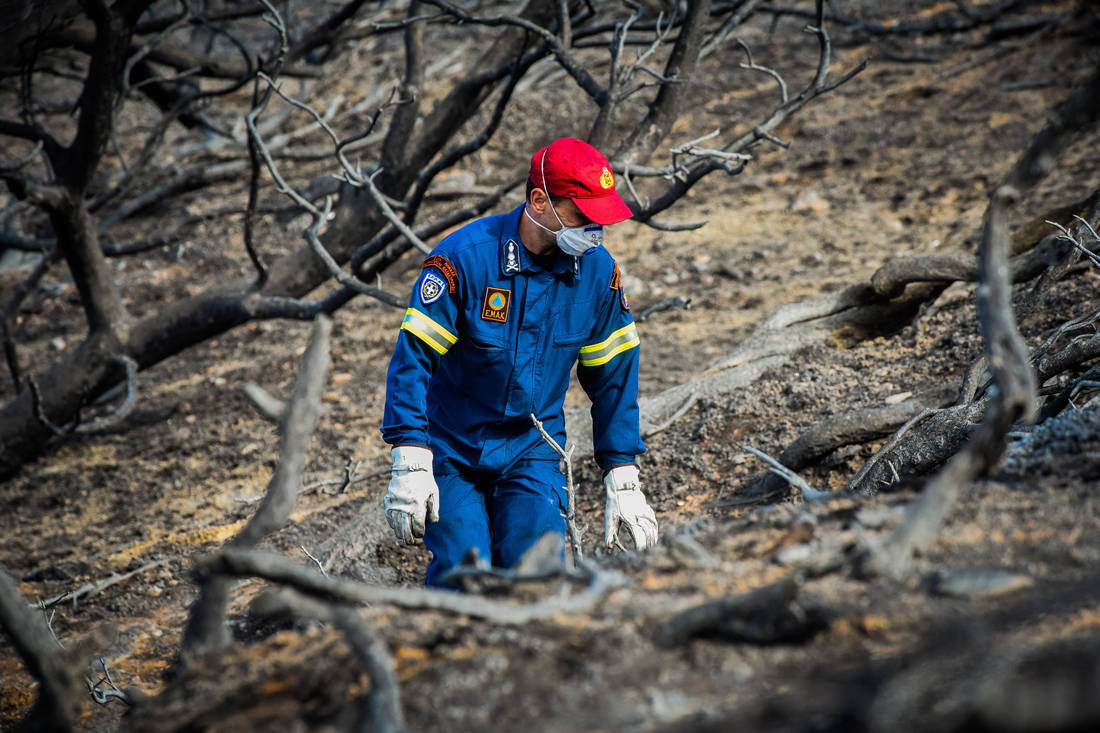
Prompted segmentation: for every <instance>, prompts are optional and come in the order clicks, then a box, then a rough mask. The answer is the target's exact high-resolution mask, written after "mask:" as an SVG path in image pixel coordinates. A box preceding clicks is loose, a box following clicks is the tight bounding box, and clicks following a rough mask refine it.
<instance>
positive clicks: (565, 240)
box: [523, 203, 603, 257]
mask: <svg viewBox="0 0 1100 733" xmlns="http://www.w3.org/2000/svg"><path fill="white" fill-rule="evenodd" d="M550 210H551V211H554V204H552V203H551V204H550ZM523 213H524V214H527V218H528V219H530V220H531V222H532V223H533V224H534V225H535V226H537V227H539V228H540V229H543V230H545V231H548V232H550V233H551V234H553V235H554V239H555V240H557V243H558V249H560V250H561V251H562V252H564V253H565V254H567V255H572V256H573V257H580V256H581V255H583V254H585V253H586V252H590V251H591V250H594V249H595V248H596V247H599V246H600V245H601V244H603V227H602V226H600V225H599V224H589V225H588V226H583V227H567V226H565V224H564V223H563V222H562V220H561V217H559V216H558V212H557V211H554V218H555V219H557V220H558V223H559V224H561V229H559V230H557V231H556V232H555V231H554V230H553V229H550V228H549V227H545V226H543V225H542V224H539V223H538V222H537V221H535V217H533V216H531V214H530V213H528V211H527V207H526V206H524V207H523Z"/></svg>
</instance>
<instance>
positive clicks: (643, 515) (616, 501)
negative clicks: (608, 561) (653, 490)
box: [603, 466, 657, 550]
mask: <svg viewBox="0 0 1100 733" xmlns="http://www.w3.org/2000/svg"><path fill="white" fill-rule="evenodd" d="M603 485H604V488H606V489H607V513H606V515H605V517H604V545H605V546H607V547H613V546H614V544H615V540H616V539H617V538H618V535H619V530H620V529H624V528H625V529H626V530H627V532H629V533H630V537H631V539H632V540H633V541H634V549H636V550H644V549H645V548H647V547H653V546H654V545H656V544H657V516H656V515H655V514H654V513H653V510H652V509H650V508H649V504H646V501H645V494H643V493H642V482H641V479H640V478H639V476H638V467H637V466H617V467H615V468H613V469H611V470H610V471H608V472H607V475H606V476H604V477H603Z"/></svg>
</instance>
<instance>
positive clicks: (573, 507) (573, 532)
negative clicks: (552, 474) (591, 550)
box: [531, 413, 584, 563]
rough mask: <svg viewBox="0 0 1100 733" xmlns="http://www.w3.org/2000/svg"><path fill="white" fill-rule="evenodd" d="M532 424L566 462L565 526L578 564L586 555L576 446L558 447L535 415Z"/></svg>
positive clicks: (532, 415) (532, 416) (574, 558)
mask: <svg viewBox="0 0 1100 733" xmlns="http://www.w3.org/2000/svg"><path fill="white" fill-rule="evenodd" d="M531 422H533V423H534V424H535V428H537V429H538V431H539V435H541V436H542V439H543V440H545V441H546V442H547V444H548V445H549V446H550V447H551V448H553V449H554V450H555V451H557V453H558V455H559V456H561V458H562V461H564V462H565V479H566V487H565V491H566V496H567V497H568V500H569V506H568V509H567V511H566V514H565V524H566V526H567V527H568V528H569V547H570V549H571V550H572V551H573V562H574V563H577V562H579V561H580V560H581V558H583V557H584V555H583V554H582V552H581V531H580V529H578V527H577V502H576V492H575V490H574V487H573V451H574V450H575V449H576V445H570V446H569V449H568V450H565V449H564V448H562V447H561V446H560V445H558V441H556V440H554V438H553V437H552V436H551V435H550V433H548V432H546V429H545V428H543V426H542V422H540V421H539V419H538V418H537V417H535V414H534V413H531Z"/></svg>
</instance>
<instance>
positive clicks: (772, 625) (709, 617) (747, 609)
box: [656, 574, 824, 647]
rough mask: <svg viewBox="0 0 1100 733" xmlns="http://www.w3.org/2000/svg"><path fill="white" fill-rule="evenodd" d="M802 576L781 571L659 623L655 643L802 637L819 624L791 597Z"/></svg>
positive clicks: (770, 640)
mask: <svg viewBox="0 0 1100 733" xmlns="http://www.w3.org/2000/svg"><path fill="white" fill-rule="evenodd" d="M801 585H802V578H801V577H799V576H798V575H796V574H790V575H786V576H784V577H783V578H781V579H779V580H777V581H776V582H774V583H771V584H769V585H766V586H764V587H762V588H758V589H756V590H753V591H749V592H747V593H742V594H740V595H736V596H731V597H729V598H720V599H718V600H714V601H707V602H706V603H703V604H701V605H698V606H696V607H694V608H690V609H688V610H686V611H682V612H681V613H679V614H677V615H675V616H673V617H672V618H670V619H668V620H666V621H664V622H663V623H661V625H660V626H659V627H658V629H657V633H656V641H657V643H658V644H660V645H661V646H666V647H669V646H679V645H681V644H684V643H686V642H688V641H690V640H691V639H693V638H695V637H704V638H709V639H719V640H724V641H736V642H748V643H750V644H775V643H778V642H795V641H805V640H806V639H808V638H811V637H812V636H813V635H814V634H815V633H817V632H818V631H820V630H821V629H822V628H824V622H823V620H822V619H821V618H820V616H819V615H818V614H817V613H815V612H813V611H812V610H807V609H805V608H803V607H802V606H801V605H799V603H798V601H797V596H798V590H799V588H800V587H801Z"/></svg>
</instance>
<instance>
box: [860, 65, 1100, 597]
mask: <svg viewBox="0 0 1100 733" xmlns="http://www.w3.org/2000/svg"><path fill="white" fill-rule="evenodd" d="M1098 117H1100V74H1097V75H1095V76H1094V77H1093V78H1092V79H1091V80H1090V81H1089V82H1088V83H1087V84H1086V85H1085V87H1084V88H1083V89H1081V90H1079V91H1078V92H1076V93H1074V94H1073V95H1071V96H1070V98H1069V99H1068V100H1066V102H1065V103H1064V104H1063V106H1062V108H1061V109H1060V110H1059V111H1058V113H1057V114H1056V115H1055V117H1054V119H1053V120H1051V121H1050V122H1049V123H1048V124H1047V125H1046V126H1045V127H1044V128H1043V129H1042V130H1041V131H1040V132H1039V134H1038V135H1036V136H1035V138H1034V139H1033V140H1032V142H1031V144H1030V145H1029V146H1028V149H1027V150H1026V151H1025V152H1024V154H1023V155H1022V156H1021V157H1020V159H1019V160H1018V161H1017V163H1016V165H1015V166H1014V167H1013V169H1012V170H1011V171H1010V172H1009V174H1008V176H1007V177H1006V179H1005V181H1004V183H1002V184H1001V186H1000V187H999V188H998V189H997V190H996V191H995V192H994V194H993V198H992V200H991V201H990V204H989V209H988V210H987V212H986V221H985V227H984V230H983V233H982V242H981V246H980V248H979V251H978V262H979V266H978V272H979V283H980V286H979V288H978V319H979V322H980V324H981V328H982V337H983V340H984V342H985V352H986V356H987V358H988V359H989V365H990V369H991V370H992V372H993V382H994V384H995V385H996V387H997V389H996V391H994V392H992V393H991V396H990V399H989V402H990V405H989V408H988V409H987V410H986V412H985V416H984V418H983V420H982V423H981V425H980V426H979V427H978V429H977V431H976V433H975V434H974V436H973V438H972V439H971V440H970V441H969V442H968V443H967V445H966V448H965V449H963V450H962V451H961V452H960V453H958V454H956V455H955V456H954V457H953V458H952V459H951V460H950V461H948V463H947V465H946V466H944V468H943V469H941V470H940V471H939V473H938V474H937V475H936V476H935V477H933V479H932V480H931V482H930V483H929V485H928V486H927V487H926V488H925V489H924V491H923V492H922V493H921V498H920V499H919V500H918V502H917V504H916V505H915V507H914V508H913V510H912V511H911V512H910V515H909V516H908V517H907V518H906V521H905V522H904V523H903V524H902V525H901V526H899V527H898V528H897V529H896V530H895V531H894V532H893V533H892V534H891V536H890V537H889V538H888V539H887V540H886V541H885V542H884V543H882V544H881V545H877V546H873V547H871V548H870V549H869V553H868V555H867V556H866V557H865V562H864V568H865V569H866V570H870V571H871V572H881V573H884V574H886V575H889V576H892V577H901V576H904V575H906V574H908V573H909V571H910V567H911V563H912V556H913V553H914V552H919V551H921V550H923V549H925V548H926V547H928V545H930V544H931V543H932V541H933V540H934V539H935V538H936V535H937V534H938V533H939V530H940V527H941V526H942V524H943V522H944V521H945V519H946V518H947V516H948V514H949V513H950V511H951V508H952V506H953V505H954V503H955V500H956V499H957V497H958V495H959V492H960V491H962V489H963V488H964V487H965V486H966V485H967V484H969V483H970V482H971V481H973V480H974V479H975V478H977V477H979V476H981V475H983V474H984V473H985V472H987V471H988V470H989V469H990V468H991V467H992V466H993V465H994V464H996V463H997V461H998V460H999V459H1000V457H1001V455H1002V454H1003V452H1004V449H1005V436H1006V435H1007V433H1008V431H1009V430H1010V429H1011V427H1012V425H1013V423H1015V422H1016V421H1017V420H1019V419H1023V420H1027V421H1030V420H1031V419H1033V417H1034V415H1035V410H1036V404H1035V373H1034V372H1033V370H1032V368H1031V364H1030V358H1029V354H1028V352H1027V349H1026V347H1025V345H1024V343H1023V339H1022V338H1021V337H1020V334H1019V332H1018V331H1017V328H1016V320H1015V316H1014V314H1013V311H1012V304H1011V300H1010V294H1011V286H1010V284H1009V281H1008V248H1009V235H1008V229H1007V224H1006V222H1005V219H1006V213H1005V212H1006V209H1007V207H1008V205H1009V204H1010V203H1012V202H1014V201H1015V200H1016V199H1017V198H1018V197H1019V196H1020V193H1021V192H1022V191H1024V190H1027V189H1029V188H1031V187H1033V186H1034V185H1035V184H1037V183H1038V182H1039V181H1040V180H1042V179H1043V177H1045V176H1046V174H1047V173H1049V172H1050V171H1051V170H1052V169H1053V168H1054V165H1055V163H1056V161H1057V158H1058V156H1059V154H1060V153H1061V152H1062V151H1063V150H1064V149H1065V147H1066V146H1067V145H1068V144H1069V143H1070V141H1071V140H1072V139H1073V138H1075V137H1076V136H1077V134H1078V133H1080V132H1081V131H1082V130H1084V129H1086V128H1088V127H1090V126H1092V125H1095V123H1096V122H1097V119H1098Z"/></svg>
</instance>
